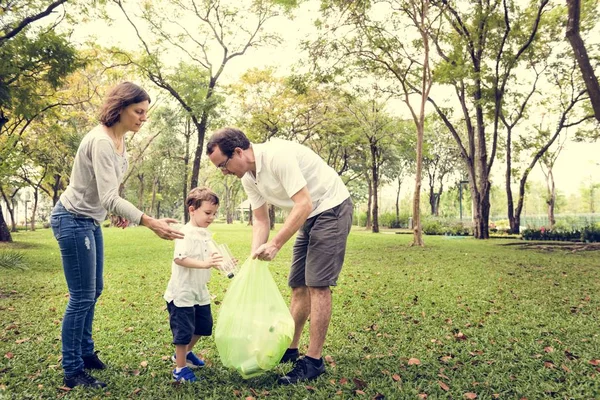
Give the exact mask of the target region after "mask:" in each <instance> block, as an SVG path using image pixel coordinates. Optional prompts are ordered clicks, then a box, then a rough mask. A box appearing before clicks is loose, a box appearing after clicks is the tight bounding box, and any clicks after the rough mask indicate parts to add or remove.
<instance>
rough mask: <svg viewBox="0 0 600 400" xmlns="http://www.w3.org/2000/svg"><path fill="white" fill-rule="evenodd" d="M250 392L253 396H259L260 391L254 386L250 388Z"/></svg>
mask: <svg viewBox="0 0 600 400" xmlns="http://www.w3.org/2000/svg"><path fill="white" fill-rule="evenodd" d="M250 393H252V395H253V396H258V392H257V391H256V390H254V388H250Z"/></svg>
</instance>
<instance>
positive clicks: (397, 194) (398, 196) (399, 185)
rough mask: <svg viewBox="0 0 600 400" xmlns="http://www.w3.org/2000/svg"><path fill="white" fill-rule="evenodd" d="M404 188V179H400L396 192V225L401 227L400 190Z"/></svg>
mask: <svg viewBox="0 0 600 400" xmlns="http://www.w3.org/2000/svg"><path fill="white" fill-rule="evenodd" d="M401 186H402V179H400V177H398V190H397V191H396V225H397V226H398V227H399V226H400V188H401Z"/></svg>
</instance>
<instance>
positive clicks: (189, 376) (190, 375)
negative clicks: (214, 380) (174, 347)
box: [173, 367, 197, 383]
mask: <svg viewBox="0 0 600 400" xmlns="http://www.w3.org/2000/svg"><path fill="white" fill-rule="evenodd" d="M173 379H175V380H176V381H177V382H181V383H185V382H196V381H197V379H196V375H194V371H192V370H191V369H189V368H188V367H183V368H181V371H179V372H177V368H175V369H174V370H173Z"/></svg>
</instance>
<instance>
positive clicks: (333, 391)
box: [0, 224, 600, 399]
mask: <svg viewBox="0 0 600 400" xmlns="http://www.w3.org/2000/svg"><path fill="white" fill-rule="evenodd" d="M212 230H213V231H214V232H215V234H216V235H215V236H216V237H215V239H216V240H217V241H218V242H224V243H228V245H229V247H230V248H231V250H232V252H233V253H234V254H235V255H236V256H237V257H238V258H240V259H243V258H244V256H245V255H246V254H248V253H249V251H250V236H251V232H250V228H248V227H246V226H243V225H239V224H238V225H232V226H228V225H223V224H218V225H214V226H213V228H212ZM104 232H105V242H106V266H105V282H106V284H105V290H104V293H103V295H102V296H101V298H100V299H99V303H98V305H97V309H96V319H95V325H94V330H95V340H96V347H97V349H98V350H100V351H101V353H100V356H101V358H102V359H103V360H104V361H105V362H107V363H108V364H109V366H110V367H109V369H108V370H106V371H101V372H98V373H97V374H95V375H97V376H98V377H99V378H101V379H102V380H105V381H106V382H107V383H108V385H109V386H108V388H107V389H105V390H104V391H101V390H95V391H84V390H82V389H76V390H73V391H71V392H65V391H63V390H61V389H60V387H61V386H62V370H61V367H60V322H61V318H62V313H63V312H64V308H65V305H66V302H67V297H66V294H67V288H66V284H65V281H64V277H63V274H62V267H61V263H60V254H59V252H58V246H57V244H56V242H55V241H54V239H53V237H52V234H51V232H50V231H49V230H47V229H43V230H38V231H35V232H19V233H17V234H15V235H14V240H15V243H14V244H11V245H6V244H4V245H0V250H5V249H11V250H16V251H19V252H23V253H24V255H25V258H24V263H25V266H26V269H24V270H21V269H2V270H0V317H1V319H0V321H1V322H0V323H1V325H0V399H4V398H11V399H12V398H56V397H57V396H59V397H64V398H71V399H79V398H83V397H88V398H103V397H111V398H144V399H165V398H189V399H230V398H234V397H236V396H238V397H239V398H242V399H244V398H246V397H247V396H253V397H255V398H272V399H280V398H290V399H304V398H311V399H324V398H351V397H352V398H354V397H356V398H365V399H373V398H382V397H381V396H385V398H387V399H404V398H406V399H415V398H417V396H418V395H419V394H427V395H428V396H429V397H428V398H429V399H437V398H455V399H462V398H463V396H464V394H465V393H468V392H471V393H476V394H477V396H478V398H479V399H490V398H496V397H499V398H503V399H520V398H528V399H538V398H560V399H570V398H573V399H592V398H600V365H597V366H595V365H593V364H594V363H595V361H593V360H599V359H600V337H599V334H600V321H599V316H600V295H599V293H600V255H599V253H598V251H577V252H570V251H564V250H560V249H557V250H554V251H548V250H545V251H540V250H532V249H527V250H525V249H522V248H521V247H520V246H518V244H519V243H522V242H518V241H515V240H502V239H496V240H489V241H476V240H473V239H470V238H467V239H461V240H457V239H455V240H452V239H449V238H444V237H426V238H425V241H426V245H427V247H426V248H412V247H409V246H408V245H409V243H410V241H411V236H410V235H394V234H379V235H374V234H371V233H369V232H365V231H362V230H356V231H353V232H352V234H351V235H350V239H349V244H348V252H347V257H346V264H345V267H344V270H343V271H342V275H341V277H340V281H339V284H338V286H337V287H336V288H334V310H333V317H332V321H331V326H330V330H329V334H328V337H327V342H326V344H325V349H324V355H328V356H331V358H332V360H333V362H335V366H332V365H329V366H328V368H327V374H326V375H325V376H324V377H322V378H319V379H318V380H317V381H315V382H311V383H310V385H308V386H307V385H297V386H292V387H279V386H277V384H276V382H275V381H276V377H277V374H279V373H282V372H284V371H285V370H286V369H287V368H289V366H285V367H281V366H279V367H277V368H276V369H275V370H274V371H272V372H270V373H267V374H265V375H263V376H260V377H257V378H253V379H250V380H243V379H242V378H241V377H240V376H239V375H238V374H237V373H236V372H235V371H230V370H227V369H225V368H224V367H223V366H222V365H221V363H220V360H219V356H218V354H217V352H216V347H215V344H214V341H213V338H207V339H204V340H201V341H200V343H199V344H198V346H197V350H198V351H200V352H201V353H202V355H203V357H204V358H205V359H206V360H207V362H208V365H207V366H206V367H205V368H204V369H203V370H202V371H201V372H200V373H199V375H200V376H202V377H203V378H204V379H203V380H202V381H201V382H198V383H196V384H189V385H173V384H172V383H171V381H170V372H171V369H172V364H171V361H169V360H168V357H169V356H170V355H171V354H172V352H173V348H172V345H171V344H170V341H171V336H170V331H169V327H168V321H167V312H166V310H165V304H164V301H163V300H162V294H163V291H164V289H165V286H166V284H167V281H168V279H169V274H170V261H169V260H170V257H171V254H172V246H173V244H172V243H171V242H167V241H163V240H160V239H158V238H156V237H155V236H154V235H153V234H152V233H151V232H150V231H148V230H146V229H143V228H132V229H126V230H117V229H114V228H109V229H105V230H104ZM515 244H517V245H515ZM290 258H291V244H288V245H287V246H285V247H284V249H282V251H281V252H280V253H279V256H278V257H277V259H276V261H274V262H272V263H271V271H272V273H273V275H274V278H275V280H276V282H277V284H278V285H279V287H280V288H281V290H282V292H283V295H284V297H285V298H286V300H288V299H289V291H288V290H287V288H286V277H287V270H288V264H289V260H290ZM228 283H229V281H228V280H227V278H225V277H223V276H222V275H219V274H217V273H213V278H212V280H211V282H210V283H209V289H210V290H211V293H212V295H213V296H214V302H213V313H214V315H215V318H216V317H217V313H218V310H219V304H220V301H221V300H222V299H223V295H224V292H225V290H226V287H227V284H228ZM257 289H260V288H257ZM306 345H307V342H306V332H305V337H304V341H303V343H302V344H301V349H300V350H301V351H305V350H306ZM411 358H415V359H418V360H419V361H420V364H419V365H412V364H413V362H410V363H409V360H410V359H411ZM590 361H591V363H590ZM146 362H147V366H142V364H144V365H145V364H146ZM378 395H379V397H378Z"/></svg>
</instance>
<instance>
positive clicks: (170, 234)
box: [140, 214, 183, 240]
mask: <svg viewBox="0 0 600 400" xmlns="http://www.w3.org/2000/svg"><path fill="white" fill-rule="evenodd" d="M178 222H179V221H177V220H176V219H173V218H161V219H156V218H152V217H149V216H148V215H146V214H144V215H142V220H141V221H140V223H141V224H142V225H144V226H146V227H148V228H150V229H151V230H152V231H153V232H154V233H155V234H156V235H157V236H158V237H160V238H161V239H165V240H174V239H183V233H181V232H179V231H178V230H175V229H173V228H171V226H170V225H169V224H176V223H178Z"/></svg>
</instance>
